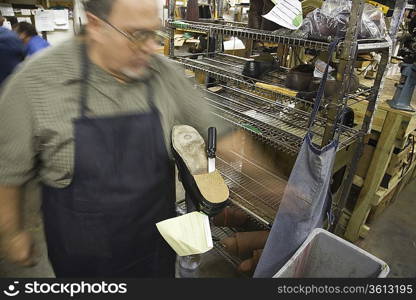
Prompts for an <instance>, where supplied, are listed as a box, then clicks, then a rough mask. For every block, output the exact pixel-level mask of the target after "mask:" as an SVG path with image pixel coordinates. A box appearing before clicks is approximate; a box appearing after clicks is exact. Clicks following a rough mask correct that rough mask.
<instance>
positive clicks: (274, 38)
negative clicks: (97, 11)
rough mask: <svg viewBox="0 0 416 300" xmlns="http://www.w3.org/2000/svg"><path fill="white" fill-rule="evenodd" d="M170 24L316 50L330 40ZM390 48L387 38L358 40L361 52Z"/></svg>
mask: <svg viewBox="0 0 416 300" xmlns="http://www.w3.org/2000/svg"><path fill="white" fill-rule="evenodd" d="M169 25H170V26H171V27H173V28H176V29H183V30H190V31H197V32H205V33H212V34H222V35H225V36H235V37H239V38H242V39H249V40H256V41H263V42H269V43H277V44H285V45H290V46H297V47H304V48H308V49H315V50H328V47H329V42H322V41H314V40H309V39H304V38H297V37H294V36H285V35H278V34H274V33H273V32H271V31H265V30H257V29H252V28H247V27H246V25H245V24H243V23H233V22H227V23H225V24H218V23H206V22H190V21H184V20H181V21H172V20H170V21H169ZM388 48H389V42H387V41H386V40H385V39H372V40H358V51H359V52H370V51H375V50H381V49H388Z"/></svg>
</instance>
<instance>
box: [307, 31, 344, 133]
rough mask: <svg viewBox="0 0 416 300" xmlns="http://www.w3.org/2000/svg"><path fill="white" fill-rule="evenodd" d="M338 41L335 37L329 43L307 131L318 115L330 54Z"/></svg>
mask: <svg viewBox="0 0 416 300" xmlns="http://www.w3.org/2000/svg"><path fill="white" fill-rule="evenodd" d="M339 41H340V39H339V38H336V39H335V40H334V41H332V42H331V43H330V44H329V49H328V62H327V64H326V67H325V72H324V75H323V76H322V80H321V82H320V84H319V88H318V92H317V94H316V98H315V103H314V104H313V109H312V113H311V117H310V119H309V124H308V131H309V132H311V130H312V127H313V125H314V124H315V120H316V117H317V115H318V111H319V108H320V107H321V104H322V100H323V96H324V91H325V84H326V81H327V79H328V73H329V64H330V62H331V58H332V54H333V53H334V52H335V50H336V47H337V45H338V42H339Z"/></svg>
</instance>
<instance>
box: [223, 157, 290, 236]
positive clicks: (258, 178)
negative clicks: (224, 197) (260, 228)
mask: <svg viewBox="0 0 416 300" xmlns="http://www.w3.org/2000/svg"><path fill="white" fill-rule="evenodd" d="M239 159H241V160H242V161H243V166H244V167H242V168H241V167H239V168H238V167H236V166H235V165H234V166H233V165H232V164H231V163H230V162H229V161H226V160H224V159H223V158H221V157H218V158H217V168H218V170H219V171H220V172H221V174H222V176H223V177H224V180H225V182H226V184H227V186H228V188H229V189H230V199H231V201H232V202H233V203H234V204H235V205H236V206H238V207H240V208H242V209H243V210H245V211H246V212H248V213H249V215H251V216H253V217H254V218H255V219H256V220H258V221H259V222H260V223H261V224H264V225H266V226H267V227H269V228H270V227H271V225H272V223H273V220H274V218H275V216H276V213H277V210H278V208H279V205H280V201H281V199H282V197H283V192H284V189H285V187H286V181H285V180H283V179H281V178H279V177H277V176H276V175H274V174H272V173H270V172H268V171H267V170H264V169H263V168H261V167H259V166H257V165H256V164H254V163H252V162H250V161H248V160H246V159H244V158H242V157H240V158H239Z"/></svg>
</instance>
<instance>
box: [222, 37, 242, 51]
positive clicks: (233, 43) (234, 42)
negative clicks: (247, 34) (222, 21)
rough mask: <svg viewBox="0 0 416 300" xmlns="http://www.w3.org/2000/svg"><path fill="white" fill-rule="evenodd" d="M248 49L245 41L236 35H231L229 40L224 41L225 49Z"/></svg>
mask: <svg viewBox="0 0 416 300" xmlns="http://www.w3.org/2000/svg"><path fill="white" fill-rule="evenodd" d="M243 49H246V47H245V46H244V43H243V42H242V41H241V40H240V39H239V38H236V37H231V39H230V40H229V41H225V42H224V50H243Z"/></svg>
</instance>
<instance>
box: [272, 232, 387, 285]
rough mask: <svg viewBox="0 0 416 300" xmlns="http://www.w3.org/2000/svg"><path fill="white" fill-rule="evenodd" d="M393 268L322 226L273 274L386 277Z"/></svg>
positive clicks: (277, 275) (285, 276)
mask: <svg viewBox="0 0 416 300" xmlns="http://www.w3.org/2000/svg"><path fill="white" fill-rule="evenodd" d="M389 271H390V268H389V266H388V265H387V264H386V263H385V262H384V261H382V260H381V259H379V258H377V257H375V256H374V255H372V254H370V253H368V252H366V251H364V250H362V249H361V248H359V247H357V246H355V245H353V244H351V243H350V242H348V241H345V240H344V239H342V238H340V237H338V236H336V235H334V234H332V233H330V232H328V231H326V230H324V229H320V228H318V229H315V230H313V231H312V232H311V234H310V235H309V236H308V238H307V239H306V240H305V242H304V243H303V244H302V246H300V247H299V249H298V250H297V251H296V252H295V254H294V255H293V256H292V258H291V259H289V260H288V261H287V263H286V264H285V265H284V266H283V267H282V268H281V269H280V270H279V271H278V272H277V273H276V274H275V275H274V276H273V278H282V277H284V278H299V277H315V278H317V277H332V278H334V277H338V278H371V277H373V278H375V277H381V278H383V277H386V276H387V274H388V273H389Z"/></svg>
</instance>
